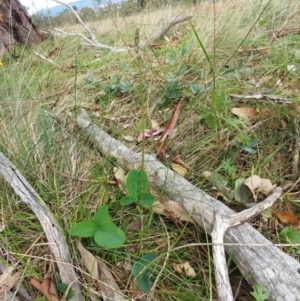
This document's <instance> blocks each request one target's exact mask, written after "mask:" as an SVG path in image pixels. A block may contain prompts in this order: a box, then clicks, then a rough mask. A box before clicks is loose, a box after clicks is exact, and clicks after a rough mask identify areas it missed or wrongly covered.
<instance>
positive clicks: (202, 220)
mask: <svg viewBox="0 0 300 301" xmlns="http://www.w3.org/2000/svg"><path fill="white" fill-rule="evenodd" d="M77 124H78V126H79V127H81V128H82V129H84V130H85V133H86V134H88V135H89V136H90V137H91V139H92V141H93V142H94V143H95V145H96V147H97V148H98V149H99V150H100V151H101V152H102V153H103V154H107V155H110V156H113V157H115V158H116V159H117V160H118V163H119V164H120V165H122V167H124V168H126V169H132V168H139V167H140V165H141V154H138V153H135V152H133V151H131V150H129V149H128V148H127V147H126V146H125V145H123V144H121V143H120V142H119V141H117V140H116V139H114V138H112V137H111V136H109V135H108V134H106V133H105V132H103V131H102V130H101V129H100V128H99V127H98V126H96V125H95V124H93V123H91V122H90V121H89V120H88V119H87V116H86V113H85V112H82V113H81V114H80V116H79V117H78V119H77ZM145 171H146V172H147V174H148V177H149V183H150V184H151V185H154V186H156V187H159V188H160V189H162V190H163V191H165V192H166V193H167V194H168V195H169V196H170V198H171V199H172V200H174V201H176V202H178V203H179V204H180V205H181V206H182V207H184V208H185V210H186V211H187V212H188V213H189V214H190V215H191V216H192V218H193V219H194V220H195V221H196V222H197V223H198V224H199V226H200V227H201V228H202V229H204V230H205V231H207V232H208V233H209V234H211V233H212V230H213V226H214V217H215V214H218V215H221V216H229V215H232V214H233V213H234V211H233V210H231V209H230V208H228V207H227V206H226V205H224V204H223V203H221V202H220V201H218V200H216V199H215V198H213V197H211V196H209V195H208V194H206V193H205V192H204V191H202V190H201V189H199V188H197V187H195V186H194V185H192V184H191V183H190V182H188V181H187V180H185V179H184V178H182V177H180V176H179V175H177V174H176V173H174V172H173V171H172V170H170V169H168V168H166V167H165V166H164V165H163V164H161V163H160V162H158V161H157V160H156V158H155V157H154V156H152V155H146V157H145ZM224 242H225V243H229V244H237V245H231V246H226V251H227V253H229V254H231V256H232V259H233V260H234V262H235V263H236V265H237V266H238V267H239V269H240V271H241V273H242V274H243V275H244V277H245V278H246V279H247V280H248V282H249V283H250V284H251V285H257V284H259V285H263V286H264V289H265V291H267V292H269V293H270V294H271V298H270V300H277V301H300V294H299V292H300V273H299V272H298V269H300V264H299V263H298V261H297V260H295V259H294V258H292V257H290V256H289V255H287V254H286V253H284V252H283V251H281V250H280V249H279V248H277V247H276V246H274V245H273V244H272V243H271V242H270V241H269V240H267V239H266V238H265V237H264V236H263V235H262V234H260V233H259V232H258V231H257V230H255V229H254V228H253V227H252V226H251V225H250V224H248V223H245V224H243V225H239V226H237V227H234V228H231V229H229V230H228V231H227V232H226V233H225V236H224Z"/></svg>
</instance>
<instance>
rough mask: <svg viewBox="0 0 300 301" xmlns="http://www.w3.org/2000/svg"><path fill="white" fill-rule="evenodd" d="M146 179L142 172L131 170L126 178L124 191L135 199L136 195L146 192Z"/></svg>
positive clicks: (144, 173)
mask: <svg viewBox="0 0 300 301" xmlns="http://www.w3.org/2000/svg"><path fill="white" fill-rule="evenodd" d="M147 186H148V177H147V174H146V172H145V171H144V170H138V169H132V170H130V171H129V173H128V175H127V177H126V189H127V191H128V194H129V195H130V196H132V197H133V198H135V199H137V197H138V195H140V194H142V193H143V192H145V191H146V189H147Z"/></svg>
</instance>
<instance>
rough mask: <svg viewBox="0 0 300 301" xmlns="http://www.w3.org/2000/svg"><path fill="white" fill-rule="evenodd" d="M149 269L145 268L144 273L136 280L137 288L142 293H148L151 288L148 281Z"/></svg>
mask: <svg viewBox="0 0 300 301" xmlns="http://www.w3.org/2000/svg"><path fill="white" fill-rule="evenodd" d="M150 276H151V271H149V270H147V271H146V272H145V273H143V274H142V275H141V276H140V277H139V280H138V282H137V285H138V288H139V289H140V290H141V291H142V292H143V293H148V292H149V291H150V289H151V286H152V283H151V281H150Z"/></svg>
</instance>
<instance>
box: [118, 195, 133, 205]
mask: <svg viewBox="0 0 300 301" xmlns="http://www.w3.org/2000/svg"><path fill="white" fill-rule="evenodd" d="M134 202H135V199H134V198H133V197H132V196H131V195H128V196H125V197H124V198H122V199H121V200H120V203H121V205H123V206H126V205H130V204H132V203H134Z"/></svg>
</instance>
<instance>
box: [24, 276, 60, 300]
mask: <svg viewBox="0 0 300 301" xmlns="http://www.w3.org/2000/svg"><path fill="white" fill-rule="evenodd" d="M29 283H30V284H31V285H32V286H33V287H35V288H36V289H37V290H39V291H40V292H41V293H42V294H43V295H44V296H45V297H47V298H48V300H49V301H59V298H58V295H57V291H56V287H55V283H54V280H53V279H51V278H45V279H44V280H43V281H42V282H40V281H39V280H38V279H36V278H31V280H30V282H29Z"/></svg>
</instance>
